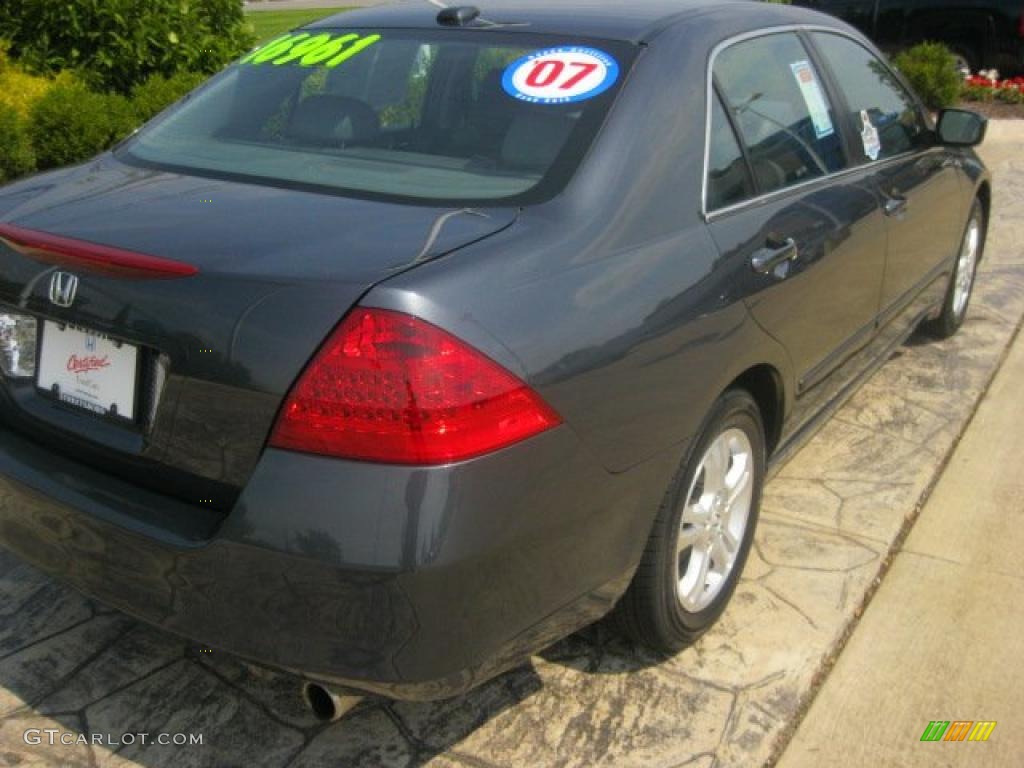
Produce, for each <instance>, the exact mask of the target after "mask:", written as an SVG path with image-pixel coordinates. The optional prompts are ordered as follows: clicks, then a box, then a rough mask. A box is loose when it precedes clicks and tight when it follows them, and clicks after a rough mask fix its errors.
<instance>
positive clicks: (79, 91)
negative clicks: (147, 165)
mask: <svg viewBox="0 0 1024 768" xmlns="http://www.w3.org/2000/svg"><path fill="white" fill-rule="evenodd" d="M7 66H8V69H7V70H5V71H4V72H2V73H0V84H2V82H3V80H2V77H3V76H8V77H10V76H11V75H12V74H17V73H14V72H13V70H12V68H11V65H10V64H9V63H8V65H7ZM205 77H206V76H205V75H202V74H199V73H196V72H179V73H177V74H175V75H173V76H171V77H164V76H163V75H152V76H151V77H149V78H148V79H147V80H146V81H145V82H143V83H141V84H139V85H137V86H135V88H133V89H132V92H131V98H130V99H129V98H126V97H124V96H121V95H120V94H117V93H112V92H106V93H102V92H97V91H93V90H91V89H90V88H89V87H88V86H87V85H86V84H85V83H83V82H81V81H79V80H75V79H74V78H73V77H71V76H69V75H67V74H62V75H61V76H59V77H58V78H56V79H50V80H46V81H44V84H45V87H39V88H37V89H36V91H35V93H34V94H33V98H32V99H31V100H25V99H22V100H19V101H15V102H13V103H5V101H4V100H3V99H2V98H0V183H4V182H7V181H10V180H12V179H14V178H17V177H18V176H23V175H25V174H26V173H31V172H32V171H34V170H47V169H49V168H56V167H58V166H61V165H68V164H71V163H79V162H82V161H84V160H88V159H89V158H90V157H92V156H93V155H96V154H99V153H100V152H102V151H104V150H105V149H108V148H110V147H111V146H112V145H113V144H115V143H117V142H118V141H120V140H121V139H123V138H124V137H125V136H127V135H129V134H130V133H131V132H132V131H133V130H135V128H136V127H137V126H139V125H142V123H144V122H146V121H147V120H149V119H150V118H152V117H153V116H154V115H156V114H157V113H158V112H160V111H162V110H163V109H165V108H166V107H168V106H170V105H171V104H173V103H174V102H175V101H177V100H178V99H180V98H181V97H182V96H184V95H185V94H187V93H188V92H189V91H191V90H192V89H194V88H195V87H197V86H198V85H199V84H200V83H201V82H202V81H203V80H204V79H205ZM0 96H2V94H0Z"/></svg>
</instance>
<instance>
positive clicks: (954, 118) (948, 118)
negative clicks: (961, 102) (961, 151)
mask: <svg viewBox="0 0 1024 768" xmlns="http://www.w3.org/2000/svg"><path fill="white" fill-rule="evenodd" d="M987 128H988V119H987V118H985V117H982V116H981V115H979V114H978V113H977V112H970V111H968V110H966V109H944V110H942V112H940V113H939V123H938V125H937V126H936V128H935V133H936V134H937V135H938V137H939V142H940V143H941V144H945V145H947V146H950V147H976V146H978V145H979V144H981V142H982V141H983V140H984V138H985V131H986V129H987Z"/></svg>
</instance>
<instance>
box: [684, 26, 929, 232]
mask: <svg viewBox="0 0 1024 768" xmlns="http://www.w3.org/2000/svg"><path fill="white" fill-rule="evenodd" d="M811 32H827V33H831V34H835V35H838V36H840V37H845V38H847V39H849V40H851V41H852V42H855V43H857V44H858V45H860V46H861V47H863V48H865V49H866V50H867V51H868V52H869V53H872V54H873V55H875V56H877V55H878V54H877V52H876V51H874V50H872V49H871V47H870V46H866V45H864V40H863V39H860V38H858V37H857V35H855V34H851V33H850V32H848V31H846V30H844V29H840V28H838V27H830V26H826V25H824V24H783V25H779V26H774V27H762V28H761V29H756V30H750V31H747V32H743V33H740V34H738V35H733V36H732V37H728V38H726V39H725V40H722V41H721V42H719V43H717V44H716V45H715V47H714V48H712V49H711V53H710V54H709V56H708V64H707V71H706V72H705V99H704V102H705V105H704V164H703V166H704V170H703V178H702V179H701V194H700V215H701V218H702V219H703V220H704V222H705V223H710V222H711V221H713V220H714V219H717V218H719V217H721V216H724V215H727V214H730V213H735V212H737V211H740V210H743V209H745V208H749V207H751V206H754V205H760V204H764V203H766V202H768V201H770V200H773V199H775V198H779V197H783V196H785V195H789V194H792V193H794V192H797V191H799V190H803V189H806V188H808V187H811V186H813V185H816V184H823V183H825V182H828V181H832V180H835V179H839V178H843V177H844V176H849V175H852V174H855V173H861V172H863V171H864V170H865V169H877V168H884V167H885V166H888V165H890V164H893V163H895V162H897V161H900V160H903V159H905V158H907V157H909V156H911V155H913V154H916V153H919V152H921V151H922V150H920V149H911V150H908V151H906V152H901V153H900V154H898V155H893V156H891V157H886V158H880V159H878V160H869V161H868V162H866V163H860V164H857V165H849V166H847V167H846V168H843V169H842V170H840V171H833V172H831V173H826V174H824V175H823V176H816V177H815V178H813V179H808V180H807V181H802V182H800V183H798V184H793V185H792V186H789V187H783V188H781V189H775V190H772V191H770V192H764V193H760V192H758V193H756V194H755V195H754V196H752V197H750V198H748V199H746V200H743V201H741V202H739V203H734V204H732V205H728V206H725V207H724V208H716V209H714V210H712V211H709V210H708V172H709V169H710V162H711V157H710V153H711V110H712V101H713V99H714V94H715V90H714V87H715V81H714V67H715V60H716V59H717V58H718V55H719V54H720V53H721V52H722V51H724V50H726V49H727V48H731V47H732V46H734V45H738V44H740V43H743V42H747V41H748V40H756V39H758V38H760V37H768V36H770V35H778V34H785V33H795V34H796V35H797V36H798V37H799V38H800V41H801V42H802V43H803V45H804V47H805V48H807V49H808V53H809V54H810V55H811V56H813V57H814V59H815V63H816V66H817V59H818V57H819V54H818V51H817V48H816V47H815V45H814V42H813V40H810V39H809V37H808V36H807V35H806V34H805V33H811ZM879 61H881V62H882V64H883V65H885V67H886V68H887V69H888V70H889V71H890V72H892V73H893V74H894V75H896V73H895V72H894V71H893V69H892V67H891V66H890V65H889V63H888V62H887V61H886V60H885V59H884V58H879ZM826 75H827V77H826ZM822 77H823V78H824V79H825V82H824V84H823V85H824V88H825V92H826V94H827V96H828V97H829V99H830V100H831V101H832V102H833V108H834V107H835V103H834V102H835V98H836V97H835V94H834V93H833V90H834V89H833V87H832V85H833V80H832V78H833V77H834V75H833V74H832V72H831V70H828V71H827V72H826V73H822ZM896 78H897V80H898V81H899V82H900V83H901V84H903V87H904V88H906V84H905V83H904V81H903V79H902V78H901V77H899V75H896ZM907 92H908V93H909V94H910V95H911V96H912V97H913V99H914V102H915V103H916V104H917V107H918V111H919V113H920V101H919V99H918V97H917V95H916V94H915V93H914V92H913V90H911V89H909V88H907ZM840 95H841V94H840ZM925 127H926V128H930V126H929V125H928V122H927V120H926V121H925ZM839 128H840V130H841V132H842V135H843V136H844V151H845V149H846V140H845V136H846V134H847V132H848V129H847V128H846V127H845V126H839ZM740 141H741V143H742V145H744V146H745V144H746V142H744V141H743V140H742V138H740ZM847 159H848V160H849V159H850V158H847ZM755 188H756V180H755Z"/></svg>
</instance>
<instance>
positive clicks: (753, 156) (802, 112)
mask: <svg viewBox="0 0 1024 768" xmlns="http://www.w3.org/2000/svg"><path fill="white" fill-rule="evenodd" d="M714 77H715V80H716V82H717V83H718V86H719V88H720V89H721V92H722V96H723V98H724V99H725V102H726V103H725V107H726V109H728V110H730V111H731V113H732V115H733V118H734V120H735V122H736V125H737V127H738V129H739V131H740V134H741V135H742V138H743V141H744V143H745V144H746V146H747V149H748V152H749V154H750V163H751V166H752V168H753V171H754V176H755V179H756V182H757V188H758V191H759V192H761V193H762V194H763V193H766V192H772V191H775V190H778V189H783V188H785V187H788V186H792V185H794V184H799V183H801V182H803V181H807V180H809V179H813V178H816V177H819V176H824V175H826V174H828V173H831V172H833V171H838V170H841V169H842V168H843V167H844V164H845V159H844V157H843V148H842V141H841V139H840V135H839V131H838V129H837V127H836V122H835V115H834V112H833V109H832V105H831V104H830V103H829V101H828V94H827V93H826V91H825V86H824V84H823V82H822V80H821V77H820V76H819V73H818V72H817V70H816V69H815V67H814V64H813V62H812V61H811V59H810V56H809V55H808V53H807V50H806V49H805V48H804V46H803V43H802V42H801V41H800V39H799V38H798V37H797V36H796V35H793V34H774V35H767V36H765V37H758V38H755V39H753V40H746V41H743V42H740V43H736V44H735V45H732V46H730V47H729V48H726V49H725V50H724V51H722V52H721V53H720V54H719V55H718V56H717V57H716V59H715V64H714Z"/></svg>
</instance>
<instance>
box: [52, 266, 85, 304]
mask: <svg viewBox="0 0 1024 768" xmlns="http://www.w3.org/2000/svg"><path fill="white" fill-rule="evenodd" d="M77 290H78V278H77V277H76V276H75V275H72V274H71V273H70V272H54V273H53V276H52V277H51V278H50V301H51V302H52V303H53V304H56V305H57V306H58V307H70V306H71V305H72V304H73V303H74V302H75V292H76V291H77Z"/></svg>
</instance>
